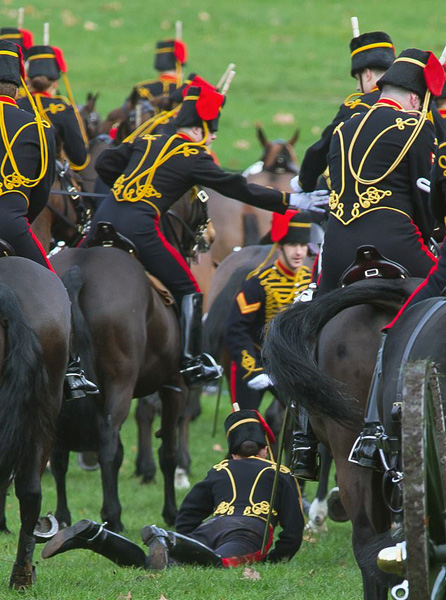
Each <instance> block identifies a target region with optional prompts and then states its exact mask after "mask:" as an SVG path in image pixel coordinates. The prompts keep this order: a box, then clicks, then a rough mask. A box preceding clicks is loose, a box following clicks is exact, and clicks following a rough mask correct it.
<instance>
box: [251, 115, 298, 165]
mask: <svg viewBox="0 0 446 600" xmlns="http://www.w3.org/2000/svg"><path fill="white" fill-rule="evenodd" d="M256 129H257V137H258V139H259V141H260V143H261V144H262V146H263V155H262V158H261V160H262V161H263V170H264V171H268V172H270V173H298V171H299V168H298V165H297V157H296V154H295V152H294V145H295V144H296V142H297V140H298V139H299V130H298V129H296V131H295V132H294V134H293V135H292V136H291V138H290V139H289V140H288V141H287V142H285V141H284V140H274V141H272V142H269V141H268V139H267V137H266V135H265V133H264V131H263V129H262V128H261V127H260V126H259V125H257V127H256Z"/></svg>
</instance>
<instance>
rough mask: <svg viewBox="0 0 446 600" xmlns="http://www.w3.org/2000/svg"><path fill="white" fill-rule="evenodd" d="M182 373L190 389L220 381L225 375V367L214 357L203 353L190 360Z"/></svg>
mask: <svg viewBox="0 0 446 600" xmlns="http://www.w3.org/2000/svg"><path fill="white" fill-rule="evenodd" d="M180 373H181V374H182V376H183V378H184V381H185V382H186V385H187V386H188V387H189V388H190V387H194V386H201V385H203V384H205V383H209V382H211V381H215V380H216V379H220V377H221V376H222V375H223V367H222V366H221V365H219V364H218V363H217V361H216V360H215V358H214V357H213V356H211V355H210V354H207V353H203V354H200V356H197V357H196V358H195V359H192V360H190V361H189V362H188V363H187V364H186V365H185V366H184V367H183V368H182V369H181V370H180Z"/></svg>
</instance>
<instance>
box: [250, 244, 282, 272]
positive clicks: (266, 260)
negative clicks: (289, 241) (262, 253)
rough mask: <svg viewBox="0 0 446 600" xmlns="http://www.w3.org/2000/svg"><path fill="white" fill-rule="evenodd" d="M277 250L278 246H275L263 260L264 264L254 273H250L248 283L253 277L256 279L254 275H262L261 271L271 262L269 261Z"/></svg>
mask: <svg viewBox="0 0 446 600" xmlns="http://www.w3.org/2000/svg"><path fill="white" fill-rule="evenodd" d="M276 250H277V244H273V245H272V248H271V250H270V251H269V252H268V254H267V255H266V257H265V258H264V259H263V260H262V262H261V263H260V264H259V265H258V266H257V267H256V268H255V269H253V270H252V271H250V272H249V273H248V275H247V277H246V281H248V279H251V277H254V275H257V274H258V273H260V271H261V270H262V269H263V267H264V266H265V265H266V263H267V262H268V261H269V259H270V258H271V257H272V256H273V254H274V252H275V251H276Z"/></svg>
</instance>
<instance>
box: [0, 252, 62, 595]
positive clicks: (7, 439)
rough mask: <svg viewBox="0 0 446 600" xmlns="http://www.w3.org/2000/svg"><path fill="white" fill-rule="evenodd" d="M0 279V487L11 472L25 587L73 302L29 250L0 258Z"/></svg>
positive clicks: (16, 582)
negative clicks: (30, 256) (24, 254)
mask: <svg viewBox="0 0 446 600" xmlns="http://www.w3.org/2000/svg"><path fill="white" fill-rule="evenodd" d="M0 281H1V283H0V363H1V367H0V368H1V371H2V379H1V387H0V417H1V418H0V489H1V490H2V491H3V492H5V491H6V487H7V484H8V482H9V480H10V478H11V477H12V476H14V484H15V492H16V495H17V498H18V500H19V505H20V518H21V528H20V534H19V541H18V548H17V556H16V559H15V564H14V567H13V570H12V575H11V579H10V585H11V586H12V587H14V588H24V587H29V586H30V585H31V584H32V582H33V581H34V579H35V573H34V571H33V569H34V567H33V566H32V560H33V552H34V545H35V538H34V536H33V532H34V528H35V526H36V522H37V519H38V516H39V511H40V507H41V500H42V493H41V485H40V478H41V475H42V472H43V470H44V468H45V465H46V463H47V460H48V457H49V452H50V445H51V442H52V438H53V434H54V427H55V422H56V418H57V415H58V413H59V409H60V405H61V402H62V393H63V382H64V376H65V372H66V366H67V361H68V347H69V338H70V303H69V299H68V295H67V293H66V291H65V288H64V286H63V284H62V282H61V281H60V279H59V278H58V277H57V276H56V275H55V274H54V273H52V272H51V271H49V270H48V269H45V268H44V267H42V266H40V265H38V264H36V263H34V262H32V261H30V260H27V259H26V258H19V257H15V256H12V257H7V258H2V259H1V260H0ZM2 526H3V528H4V529H5V530H6V520H5V518H4V514H2Z"/></svg>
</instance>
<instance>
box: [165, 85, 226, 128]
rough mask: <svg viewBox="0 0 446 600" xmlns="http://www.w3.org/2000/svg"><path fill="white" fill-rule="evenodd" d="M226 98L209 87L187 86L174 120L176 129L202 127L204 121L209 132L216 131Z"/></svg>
mask: <svg viewBox="0 0 446 600" xmlns="http://www.w3.org/2000/svg"><path fill="white" fill-rule="evenodd" d="M225 101H226V97H225V96H223V94H220V93H219V92H217V90H216V89H215V88H214V87H213V86H211V85H210V84H207V85H204V84H203V85H200V87H198V86H194V85H191V86H188V87H186V88H185V89H184V90H183V102H182V104H181V108H180V110H179V112H178V114H177V116H176V118H175V126H176V127H195V126H197V127H202V126H203V121H206V123H207V125H208V127H209V129H210V130H211V131H217V130H218V120H219V118H220V112H221V109H222V108H223V106H224V103H225Z"/></svg>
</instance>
